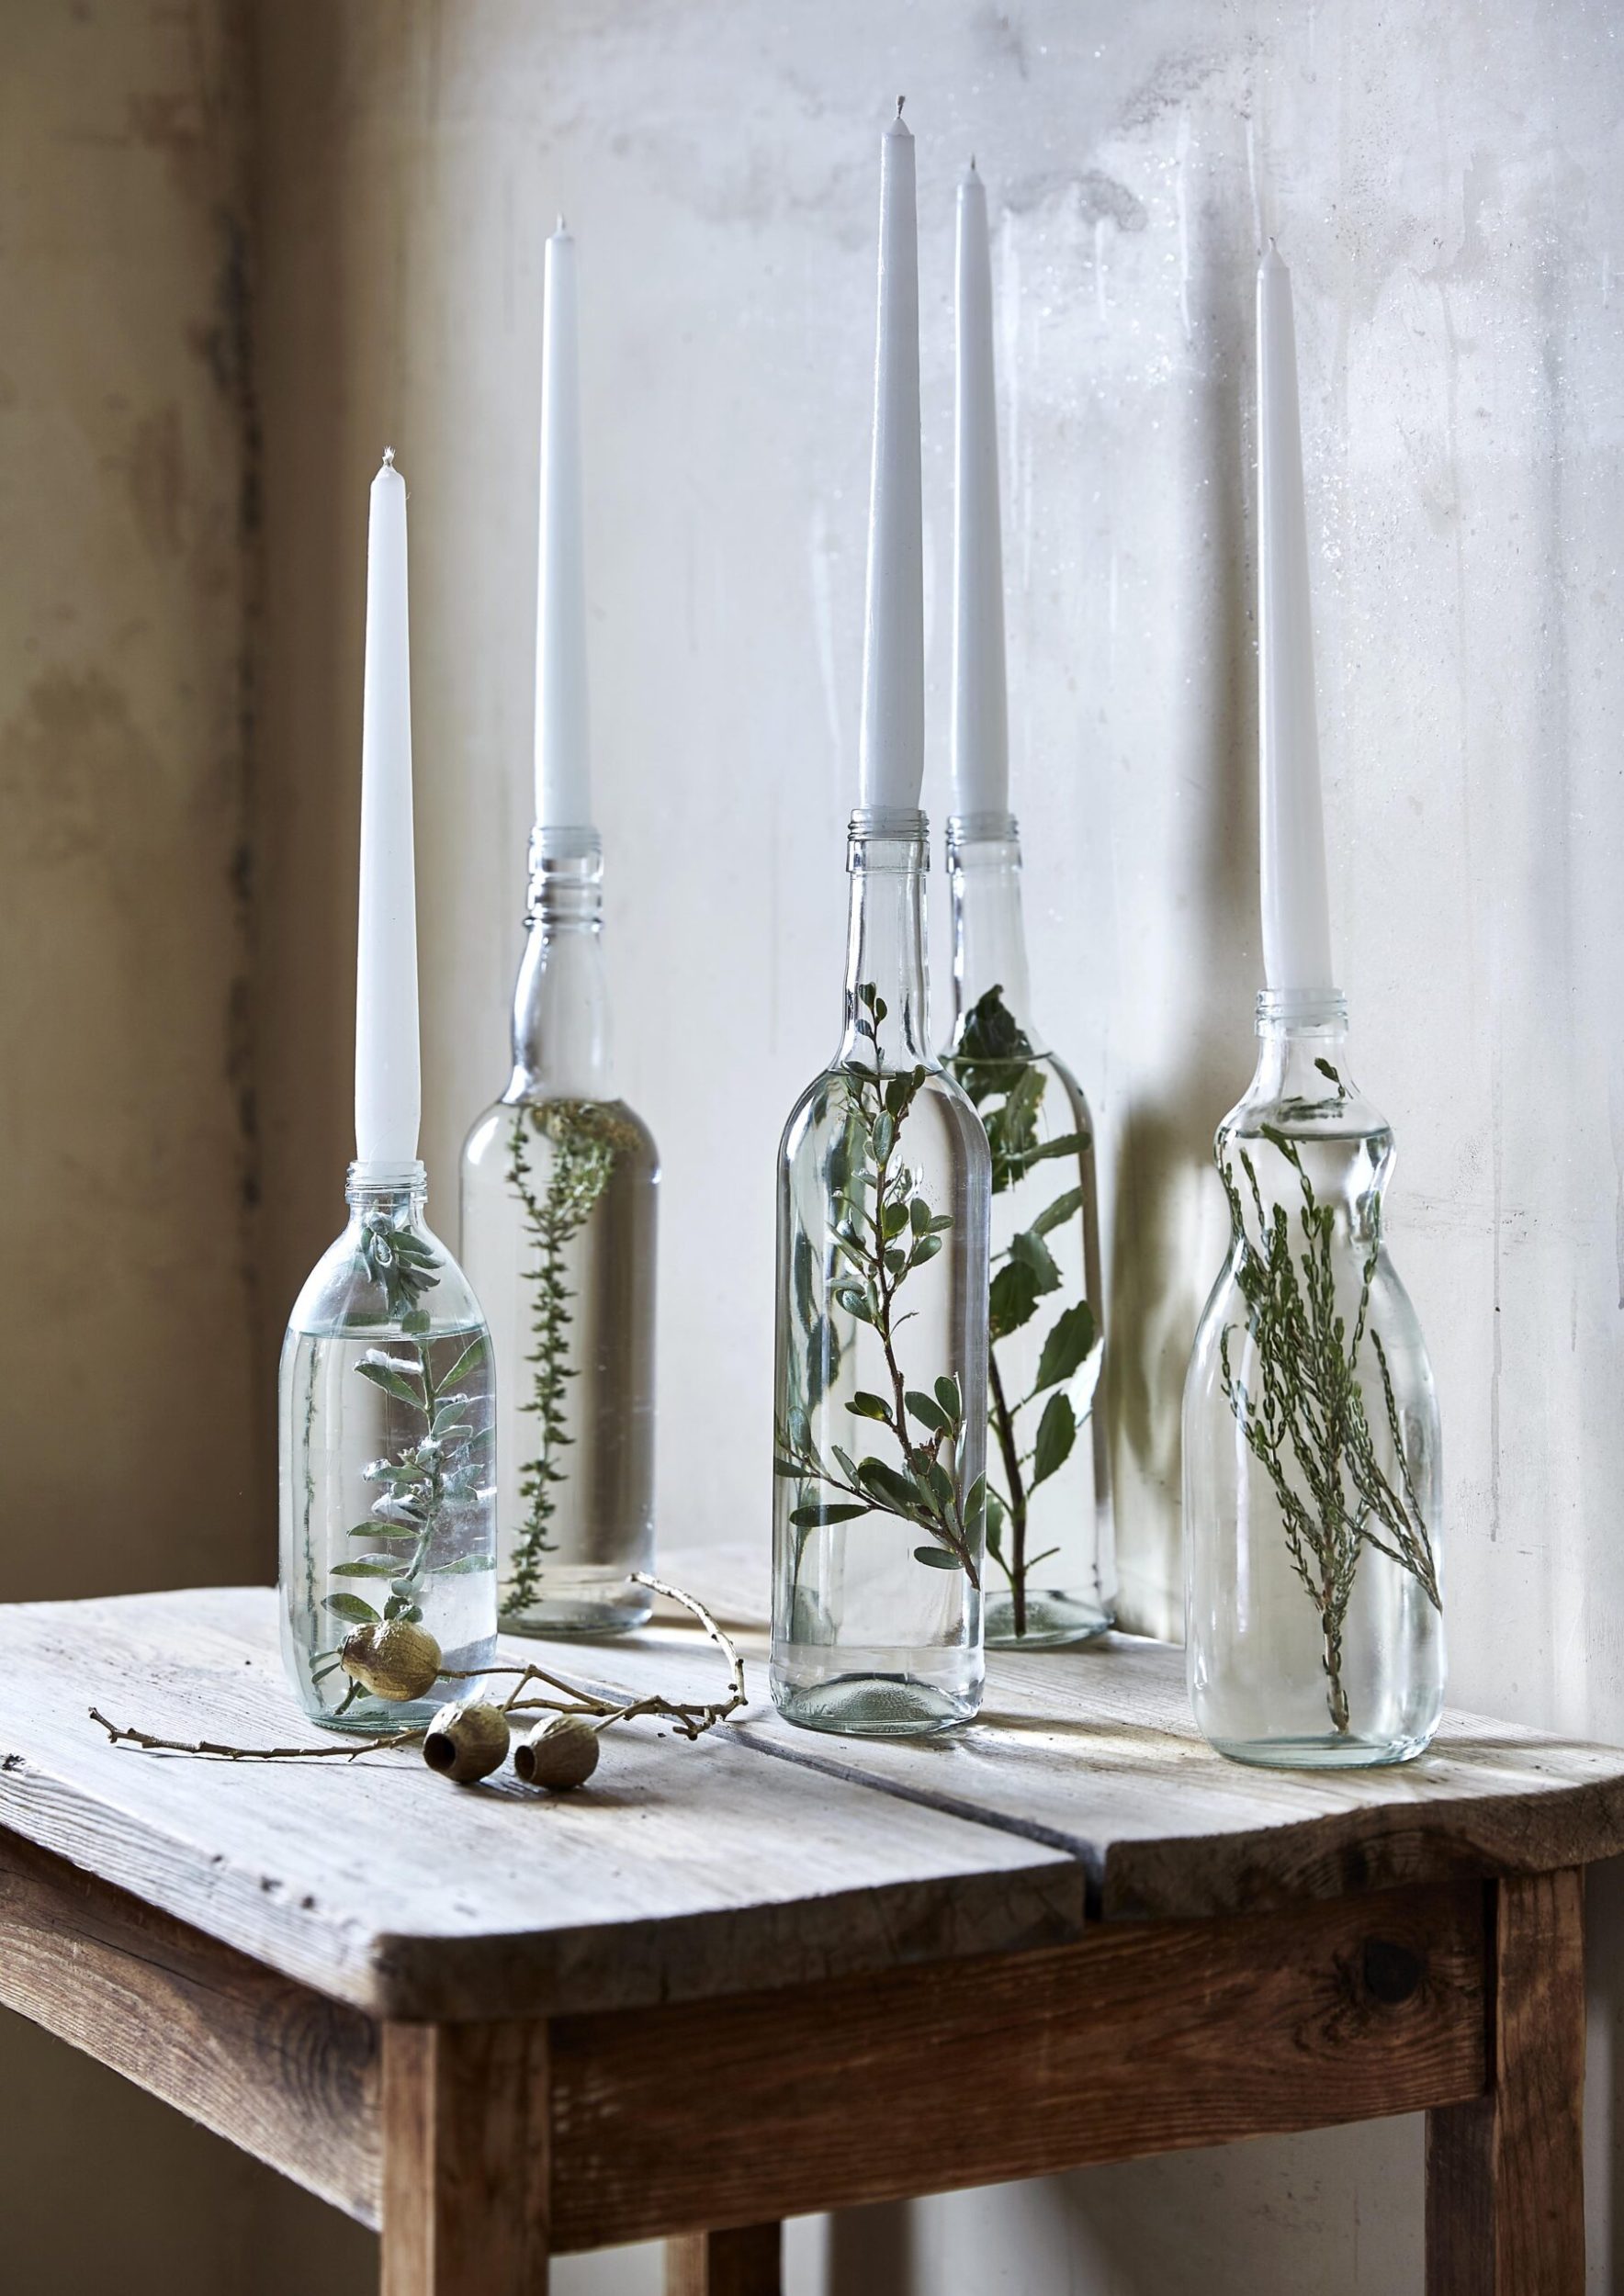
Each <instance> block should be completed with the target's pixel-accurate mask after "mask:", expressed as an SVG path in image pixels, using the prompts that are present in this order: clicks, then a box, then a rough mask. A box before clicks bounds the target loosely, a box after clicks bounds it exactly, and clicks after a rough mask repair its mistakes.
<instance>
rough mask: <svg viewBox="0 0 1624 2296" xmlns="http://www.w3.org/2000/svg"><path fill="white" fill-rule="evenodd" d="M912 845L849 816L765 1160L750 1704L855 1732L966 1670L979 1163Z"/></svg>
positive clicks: (929, 1712) (982, 1253)
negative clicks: (772, 1213) (768, 1702)
mask: <svg viewBox="0 0 1624 2296" xmlns="http://www.w3.org/2000/svg"><path fill="white" fill-rule="evenodd" d="M925 840H926V824H925V816H924V815H923V814H922V813H919V812H916V811H913V810H907V811H900V810H899V811H869V812H858V813H855V814H853V815H852V816H851V843H850V855H849V862H848V866H849V868H850V871H851V925H850V932H849V937H848V953H847V966H846V1007H845V1009H846V1019H845V1030H844V1034H843V1036H842V1039H841V1041H840V1050H839V1052H837V1054H836V1056H835V1059H834V1061H833V1062H832V1064H830V1065H829V1067H828V1068H827V1069H825V1070H824V1072H823V1074H822V1075H820V1076H819V1077H818V1079H817V1080H816V1082H815V1083H813V1084H812V1085H811V1086H809V1087H808V1088H807V1090H806V1092H805V1093H804V1094H803V1095H802V1097H801V1098H800V1100H799V1101H798V1102H797V1104H796V1106H795V1110H794V1112H793V1113H792V1115H791V1117H790V1120H789V1122H788V1124H787V1126H786V1127H785V1130H784V1139H783V1142H782V1144H781V1147H780V1150H779V1167H778V1306H777V1334H776V1341H777V1345H776V1367H775V1383H774V1445H775V1456H774V1460H773V1466H774V1489H773V1501H774V1503H773V1654H772V1676H771V1679H772V1688H773V1698H774V1700H775V1701H776V1702H777V1705H778V1706H779V1708H780V1709H781V1711H782V1712H783V1713H784V1715H786V1716H788V1718H789V1719H790V1720H791V1721H793V1722H798V1723H802V1724H804V1725H806V1727H808V1728H813V1729H825V1730H840V1731H849V1732H853V1733H858V1734H863V1735H868V1736H874V1737H907V1736H911V1735H914V1734H916V1733H919V1732H923V1731H929V1730H935V1729H940V1728H943V1727H944V1726H945V1725H947V1724H950V1723H953V1722H961V1721H964V1720H966V1719H967V1718H969V1717H970V1716H973V1715H974V1714H975V1713H976V1711H977V1709H978V1707H979V1705H980V1703H981V1684H982V1673H983V1661H982V1637H981V1603H982V1571H983V1565H984V1560H985V1557H984V1550H983V1506H984V1503H985V1498H986V1488H987V1486H986V1478H985V1476H984V1473H983V1466H984V1459H985V1446H986V1431H987V1200H988V1185H989V1170H988V1157H987V1137H986V1134H985V1133H984V1131H982V1128H981V1124H980V1121H979V1120H978V1119H977V1117H976V1112H975V1110H974V1109H973V1108H972V1107H971V1106H970V1103H969V1101H968V1100H967V1099H966V1098H965V1097H964V1093H963V1092H962V1091H961V1090H960V1089H959V1087H958V1086H957V1085H956V1084H954V1082H953V1079H952V1077H951V1076H950V1075H948V1074H947V1072H946V1071H945V1070H944V1069H943V1067H942V1064H941V1062H940V1061H939V1060H938V1059H937V1058H936V1055H935V1053H934V1052H933V1050H932V1048H931V1044H930V1023H929V1015H928V1010H927V985H926V973H925V937H924V872H925V868H926V843H925Z"/></svg>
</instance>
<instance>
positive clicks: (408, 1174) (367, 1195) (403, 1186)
mask: <svg viewBox="0 0 1624 2296" xmlns="http://www.w3.org/2000/svg"><path fill="white" fill-rule="evenodd" d="M428 1192H429V1176H428V1167H427V1165H425V1164H423V1161H422V1159H421V1158H420V1157H417V1156H413V1157H412V1160H411V1161H410V1163H405V1162H402V1163H399V1164H394V1163H389V1162H387V1161H385V1160H383V1159H381V1158H378V1157H371V1158H367V1159H363V1158H361V1157H359V1156H357V1157H356V1158H355V1161H354V1162H353V1163H352V1164H351V1165H350V1168H349V1170H348V1171H347V1172H346V1173H345V1175H344V1197H345V1199H346V1201H347V1202H349V1203H352V1204H355V1203H361V1202H365V1201H370V1200H371V1199H374V1198H377V1197H379V1196H412V1197H415V1198H417V1199H419V1200H420V1201H422V1200H423V1199H426V1198H427V1196H428Z"/></svg>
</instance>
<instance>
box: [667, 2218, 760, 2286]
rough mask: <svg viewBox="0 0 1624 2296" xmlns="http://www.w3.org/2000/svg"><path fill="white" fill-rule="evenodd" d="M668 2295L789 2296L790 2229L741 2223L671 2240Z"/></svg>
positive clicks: (669, 2244)
mask: <svg viewBox="0 0 1624 2296" xmlns="http://www.w3.org/2000/svg"><path fill="white" fill-rule="evenodd" d="M665 2296H784V2228H783V2226H782V2225H781V2224H778V2223H771V2224H740V2225H739V2226H737V2227H736V2228H735V2229H734V2230H733V2231H731V2232H725V2233H684V2234H680V2235H679V2237H678V2238H677V2239H675V2240H668V2241H667V2243H666V2245H665Z"/></svg>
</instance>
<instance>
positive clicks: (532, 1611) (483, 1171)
mask: <svg viewBox="0 0 1624 2296" xmlns="http://www.w3.org/2000/svg"><path fill="white" fill-rule="evenodd" d="M659 1182H660V1159H659V1155H658V1154H657V1152H656V1149H655V1145H654V1142H653V1139H652V1137H651V1135H650V1134H649V1131H648V1127H647V1126H646V1125H645V1124H644V1123H643V1122H642V1120H641V1119H640V1118H639V1117H637V1116H636V1115H634V1114H633V1112H632V1110H631V1109H629V1108H627V1106H626V1103H625V1101H624V1100H620V1099H616V1098H615V1095H614V1086H613V1084H612V1081H611V1077H610V1066H609V1028H608V998H607V995H606V991H605V985H604V979H603V847H602V844H601V841H600V839H599V838H598V834H597V831H596V830H595V829H542V828H539V827H538V828H537V829H536V832H535V834H534V836H533V838H532V839H531V849H530V905H529V914H528V918H527V930H526V934H525V942H524V959H523V962H521V964H520V967H519V980H518V986H517V988H516V990H515V992H514V996H513V1075H512V1077H511V1078H510V1080H509V1083H508V1087H507V1090H506V1091H505V1092H504V1093H503V1094H502V1098H501V1099H500V1100H499V1101H498V1102H497V1103H496V1105H495V1107H494V1108H491V1109H487V1110H486V1111H485V1113H484V1115H483V1116H481V1117H480V1118H479V1121H478V1123H477V1124H475V1126H474V1128H473V1130H472V1131H470V1132H469V1134H468V1140H467V1142H466V1144H465V1146H464V1148H463V1154H462V1249H463V1255H464V1257H465V1259H466V1260H467V1262H468V1273H469V1276H470V1277H471V1279H472V1281H473V1283H474V1284H475V1286H476V1288H477V1289H478V1291H479V1297H480V1299H481V1300H483V1301H484V1303H485V1308H486V1312H487V1313H488V1314H489V1316H490V1318H491V1331H492V1333H493V1334H494V1335H495V1341H496V1356H497V1361H498V1363H499V1364H500V1366H501V1367H502V1388H501V1393H500V1400H499V1412H500V1418H499V1424H498V1441H497V1459H498V1462H499V1469H498V1471H499V1478H500V1480H499V1484H498V1499H497V1517H498V1522H499V1525H500V1531H501V1557H502V1569H501V1610H502V1626H503V1627H504V1628H506V1629H507V1630H509V1631H510V1632H513V1633H518V1634H536V1635H601V1634H618V1633H623V1632H625V1631H626V1630H627V1629H628V1628H630V1627H634V1626H641V1624H642V1623H643V1621H644V1620H645V1619H646V1618H647V1617H648V1613H649V1610H650V1607H651V1598H650V1596H649V1593H648V1589H647V1588H646V1587H642V1586H638V1585H637V1584H635V1583H634V1582H633V1579H632V1573H633V1572H634V1571H638V1570H650V1569H651V1568H652V1567H653V1560H654V1273H655V1266H654V1262H655V1238H656V1210H657V1201H658V1189H659Z"/></svg>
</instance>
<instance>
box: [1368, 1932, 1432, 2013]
mask: <svg viewBox="0 0 1624 2296" xmlns="http://www.w3.org/2000/svg"><path fill="white" fill-rule="evenodd" d="M1426 1975H1427V1964H1426V1962H1425V1961H1424V1960H1423V1958H1422V1957H1421V1955H1420V1954H1419V1953H1415V1952H1413V1951H1412V1950H1411V1948H1410V1947H1409V1946H1407V1945H1400V1944H1397V1943H1395V1942H1394V1941H1393V1939H1392V1938H1388V1937H1368V1938H1366V1940H1365V1953H1364V1981H1365V1991H1366V1992H1367V1993H1368V1994H1369V1995H1370V1998H1371V1999H1372V2000H1376V2001H1382V2002H1383V2003H1385V2004H1386V2006H1387V2007H1388V2008H1390V2009H1393V2008H1396V2007H1397V2006H1398V2004H1399V2003H1400V2002H1401V2001H1407V2000H1408V1999H1409V1998H1410V1997H1411V1995H1412V1994H1413V1993H1415V1992H1417V1991H1418V1990H1419V1989H1420V1986H1421V1981H1422V1979H1423V1978H1424V1977H1425V1976H1426Z"/></svg>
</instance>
